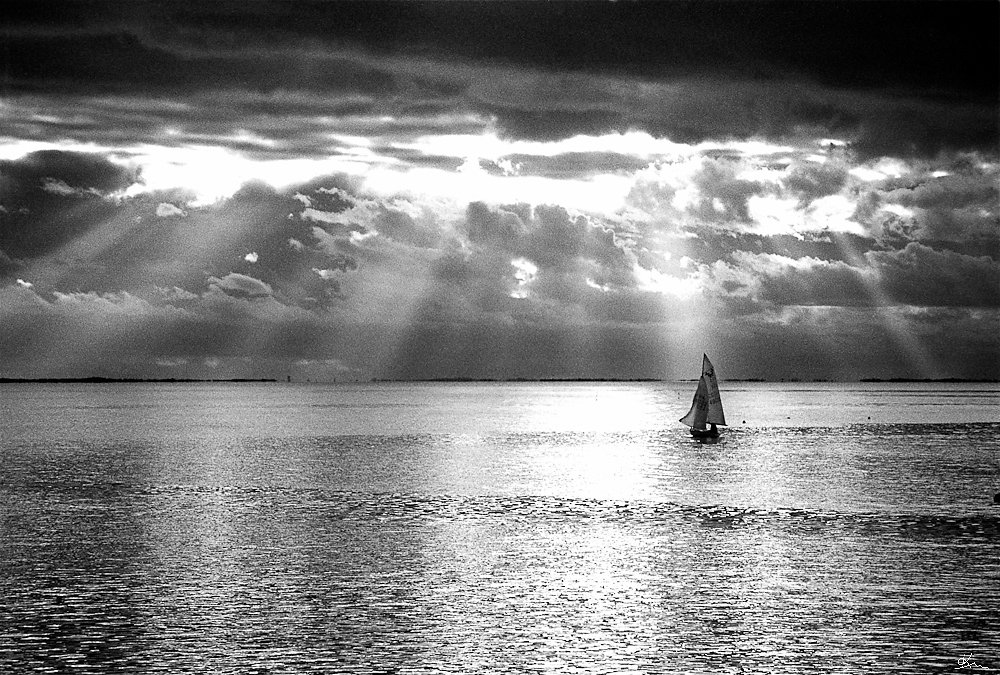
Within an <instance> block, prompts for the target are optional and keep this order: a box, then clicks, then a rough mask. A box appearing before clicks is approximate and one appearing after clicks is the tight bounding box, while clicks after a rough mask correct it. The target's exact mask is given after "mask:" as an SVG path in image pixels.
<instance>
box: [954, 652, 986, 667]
mask: <svg viewBox="0 0 1000 675" xmlns="http://www.w3.org/2000/svg"><path fill="white" fill-rule="evenodd" d="M963 668H974V669H976V670H992V669H991V668H987V667H985V666H981V665H979V664H978V663H976V662H975V661H973V660H972V654H969V655H968V656H965V657H960V658H959V659H958V669H959V670H962V669H963Z"/></svg>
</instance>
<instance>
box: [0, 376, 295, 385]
mask: <svg viewBox="0 0 1000 675" xmlns="http://www.w3.org/2000/svg"><path fill="white" fill-rule="evenodd" d="M128 382H137V383H141V382H152V383H167V384H169V383H172V382H180V383H185V382H277V380H275V379H249V378H231V379H219V380H199V379H183V378H173V377H170V378H148V379H142V378H127V377H27V378H20V377H0V384H109V383H110V384H117V383H128Z"/></svg>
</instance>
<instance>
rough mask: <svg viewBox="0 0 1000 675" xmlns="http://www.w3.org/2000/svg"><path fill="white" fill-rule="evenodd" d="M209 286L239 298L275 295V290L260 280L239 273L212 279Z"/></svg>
mask: <svg viewBox="0 0 1000 675" xmlns="http://www.w3.org/2000/svg"><path fill="white" fill-rule="evenodd" d="M208 285H209V288H212V289H216V290H219V291H222V292H223V293H225V294H227V295H232V296H234V297H238V298H261V297H265V296H271V295H273V294H274V291H273V289H272V288H271V287H270V286H269V285H267V284H266V283H264V282H263V281H261V280H260V279H254V278H253V277H248V276H246V275H244V274H239V273H237V272H231V273H229V274H227V275H226V276H225V277H223V278H222V279H217V278H216V277H210V278H209V280H208Z"/></svg>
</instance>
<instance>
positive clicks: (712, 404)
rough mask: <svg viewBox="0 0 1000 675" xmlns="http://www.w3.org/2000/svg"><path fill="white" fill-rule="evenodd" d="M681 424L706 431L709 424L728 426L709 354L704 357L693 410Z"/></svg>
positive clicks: (692, 405)
mask: <svg viewBox="0 0 1000 675" xmlns="http://www.w3.org/2000/svg"><path fill="white" fill-rule="evenodd" d="M681 422H683V423H684V424H686V425H688V426H689V427H691V428H693V429H704V428H705V426H706V425H708V424H719V425H722V426H725V425H726V414H725V412H723V410H722V396H721V395H720V394H719V382H718V380H717V379H716V378H715V367H714V366H713V365H712V362H711V361H709V360H708V355H707V354H703V355H702V361H701V377H700V378H699V379H698V389H697V390H696V391H695V392H694V401H692V402H691V409H690V410H689V411H688V413H687V415H685V416H684V417H682V418H681Z"/></svg>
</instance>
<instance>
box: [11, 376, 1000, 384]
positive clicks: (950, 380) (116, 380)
mask: <svg viewBox="0 0 1000 675" xmlns="http://www.w3.org/2000/svg"><path fill="white" fill-rule="evenodd" d="M200 382H204V383H213V382H215V383H226V382H232V383H257V382H259V383H269V382H270V383H277V382H281V383H285V382H289V381H286V380H279V379H275V378H241V377H236V378H219V379H198V378H174V377H169V378H162V377H161V378H128V377H121V378H120V377H96V376H94V377H23V378H22V377H0V384H127V383H151V384H185V383H188V384H192V383H200ZM405 382H442V383H455V384H461V383H470V384H471V383H487V382H498V383H503V382H510V383H527V382H539V383H545V382H553V383H560V382H563V383H565V382H611V383H614V382H621V383H628V382H697V380H695V379H691V378H686V379H681V380H664V379H662V378H656V377H635V378H610V377H609V378H598V377H539V378H527V377H513V378H474V377H468V378H466V377H433V378H422V379H412V380H397V379H383V378H372V379H370V380H364V381H360V382H359V381H358V380H343V381H342V384H359V383H369V384H398V383H405ZM722 382H723V383H727V382H728V383H732V384H741V383H755V382H759V383H765V384H823V383H827V382H832V383H841V384H850V383H852V382H860V383H865V384H879V383H882V384H902V383H924V384H1000V380H990V379H964V378H960V377H945V378H909V377H892V378H874V377H865V378H861V379H860V380H827V379H816V380H800V379H780V380H765V379H761V378H733V379H727V380H722ZM307 383H308V384H337V381H336V380H332V381H329V382H326V381H316V382H311V381H310V380H295V381H294V384H307Z"/></svg>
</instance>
